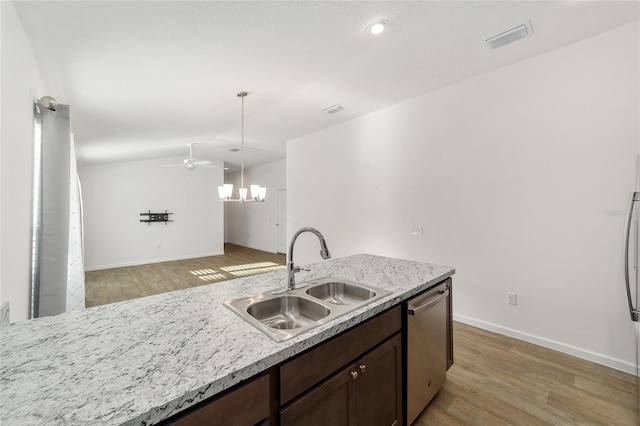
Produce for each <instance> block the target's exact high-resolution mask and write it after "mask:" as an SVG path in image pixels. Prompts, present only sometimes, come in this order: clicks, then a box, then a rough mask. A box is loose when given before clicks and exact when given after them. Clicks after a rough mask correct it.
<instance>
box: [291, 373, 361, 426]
mask: <svg viewBox="0 0 640 426" xmlns="http://www.w3.org/2000/svg"><path fill="white" fill-rule="evenodd" d="M310 368H312V366H310ZM354 372H355V366H354V365H351V366H349V367H347V368H345V369H344V370H342V371H340V372H339V373H337V374H335V375H334V376H332V377H331V378H330V379H328V380H327V381H325V382H323V383H322V384H321V385H319V386H318V387H316V388H314V389H312V390H311V391H309V392H307V393H306V394H305V395H303V396H302V397H300V398H298V399H297V400H296V401H294V402H293V403H292V404H291V405H289V407H287V408H285V409H284V410H282V411H281V412H280V424H281V426H290V425H304V426H326V425H332V426H355V425H356V418H355V415H356V410H355V404H356V382H357V380H356V379H354V376H355V377H357V375H354V374H352V373H354Z"/></svg>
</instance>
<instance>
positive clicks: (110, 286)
mask: <svg viewBox="0 0 640 426" xmlns="http://www.w3.org/2000/svg"><path fill="white" fill-rule="evenodd" d="M224 253H225V254H224V255H221V256H210V257H200V258H196V259H186V260H176V261H172V262H162V263H151V264H147V265H138V266H127V267H122V268H113V269H103V270H100V271H89V272H85V290H86V291H85V293H86V296H85V303H86V306H87V307H88V308H90V307H93V306H98V305H104V304H107V303H113V302H120V301H123V300H128V299H135V298H138V297H143V296H151V295H153V294H158V293H165V292H167V291H174V290H181V289H185V288H189V287H196V286H199V285H203V284H210V283H215V282H220V281H226V280H232V279H234V278H240V277H245V276H248V275H255V274H260V273H265V272H271V271H274V270H277V269H283V268H284V265H285V263H286V258H285V255H284V254H274V253H269V252H265V251H260V250H254V249H250V248H246V247H240V246H236V245H233V244H225V245H224Z"/></svg>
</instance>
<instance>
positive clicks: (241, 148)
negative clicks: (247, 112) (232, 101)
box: [237, 92, 249, 188]
mask: <svg viewBox="0 0 640 426" xmlns="http://www.w3.org/2000/svg"><path fill="white" fill-rule="evenodd" d="M248 94H249V93H247V92H238V93H237V96H238V97H239V98H240V100H241V101H242V109H241V112H240V188H244V98H245V96H247V95H248Z"/></svg>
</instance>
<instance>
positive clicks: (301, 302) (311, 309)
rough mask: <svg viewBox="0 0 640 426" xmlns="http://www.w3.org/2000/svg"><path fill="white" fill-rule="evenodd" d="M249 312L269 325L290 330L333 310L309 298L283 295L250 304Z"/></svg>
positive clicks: (318, 318) (309, 322) (310, 322)
mask: <svg viewBox="0 0 640 426" xmlns="http://www.w3.org/2000/svg"><path fill="white" fill-rule="evenodd" d="M247 313H248V314H249V315H251V316H252V317H253V318H255V319H257V320H258V321H260V322H261V323H262V324H264V325H266V326H267V327H271V328H277V329H280V330H290V329H293V328H300V327H304V326H307V325H309V324H312V323H314V322H316V321H318V320H320V319H322V318H324V317H326V316H327V315H329V314H330V313H331V311H330V310H329V308H327V307H326V306H323V305H321V304H319V303H316V302H312V301H311V300H309V299H303V298H302V297H299V296H292V295H282V296H278V297H275V298H273V299H267V300H263V301H260V302H256V303H252V304H250V305H249V306H248V307H247Z"/></svg>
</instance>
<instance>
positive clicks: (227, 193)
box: [218, 91, 267, 203]
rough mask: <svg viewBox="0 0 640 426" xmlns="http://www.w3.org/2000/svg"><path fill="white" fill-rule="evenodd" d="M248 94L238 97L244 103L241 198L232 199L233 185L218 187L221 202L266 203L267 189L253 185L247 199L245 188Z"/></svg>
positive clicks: (239, 94)
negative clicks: (245, 114) (245, 127)
mask: <svg viewBox="0 0 640 426" xmlns="http://www.w3.org/2000/svg"><path fill="white" fill-rule="evenodd" d="M248 94H249V93H248V92H244V91H243V92H238V93H237V94H236V95H237V96H238V97H239V98H240V100H241V101H242V109H241V120H240V197H239V198H231V195H232V194H233V185H232V184H225V185H222V186H219V187H218V195H219V197H220V201H237V202H240V203H245V202H248V201H256V202H264V197H265V195H266V193H267V188H265V187H261V186H260V185H251V198H249V199H247V188H245V187H244V98H245V97H246V96H247V95H248Z"/></svg>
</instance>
